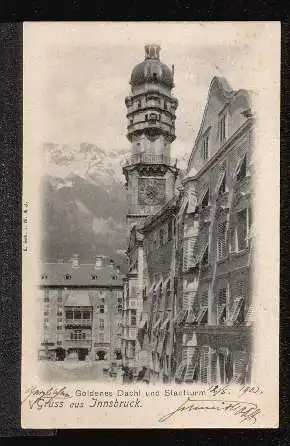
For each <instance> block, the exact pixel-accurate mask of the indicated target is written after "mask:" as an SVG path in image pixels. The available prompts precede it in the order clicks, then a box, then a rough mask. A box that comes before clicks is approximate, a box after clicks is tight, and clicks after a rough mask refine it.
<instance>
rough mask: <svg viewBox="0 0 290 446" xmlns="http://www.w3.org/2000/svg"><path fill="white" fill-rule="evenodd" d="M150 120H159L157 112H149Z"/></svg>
mask: <svg viewBox="0 0 290 446" xmlns="http://www.w3.org/2000/svg"><path fill="white" fill-rule="evenodd" d="M149 121H153V122H155V121H157V114H156V113H150V114H149Z"/></svg>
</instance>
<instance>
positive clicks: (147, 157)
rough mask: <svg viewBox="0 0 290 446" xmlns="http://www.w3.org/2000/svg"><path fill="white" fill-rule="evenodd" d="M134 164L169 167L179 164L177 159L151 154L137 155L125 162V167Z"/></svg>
mask: <svg viewBox="0 0 290 446" xmlns="http://www.w3.org/2000/svg"><path fill="white" fill-rule="evenodd" d="M134 164H166V165H168V166H175V165H176V164H177V160H176V159H171V158H170V157H169V156H165V155H154V154H150V153H144V152H143V153H135V154H134V155H132V156H130V157H129V158H127V159H126V160H125V162H124V167H126V166H130V165H134Z"/></svg>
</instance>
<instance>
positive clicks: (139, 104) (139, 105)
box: [138, 100, 142, 108]
mask: <svg viewBox="0 0 290 446" xmlns="http://www.w3.org/2000/svg"><path fill="white" fill-rule="evenodd" d="M141 106H142V103H141V101H140V100H139V101H138V108H141Z"/></svg>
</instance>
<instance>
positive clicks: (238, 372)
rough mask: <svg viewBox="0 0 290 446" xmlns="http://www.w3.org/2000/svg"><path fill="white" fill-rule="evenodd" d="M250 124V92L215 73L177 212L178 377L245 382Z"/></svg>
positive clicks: (250, 211)
mask: <svg viewBox="0 0 290 446" xmlns="http://www.w3.org/2000/svg"><path fill="white" fill-rule="evenodd" d="M253 125H254V118H253V115H252V112H251V103H250V97H249V94H248V92H247V91H245V90H239V91H233V90H231V88H230V87H229V85H228V83H227V82H226V80H225V79H221V78H214V79H213V80H212V82H211V85H210V88H209V93H208V99H207V103H206V106H205V111H204V115H203V119H202V124H201V127H200V130H199V132H198V135H197V138H196V141H195V144H194V147H193V150H192V153H191V156H190V159H189V163H188V167H187V172H186V176H185V178H184V180H183V186H184V191H183V202H182V204H181V207H180V211H179V215H178V219H179V242H178V243H179V245H180V247H181V248H182V251H183V252H182V262H180V265H179V271H178V284H179V286H178V296H177V301H178V306H179V312H180V320H179V322H178V324H177V325H176V334H177V338H178V363H179V365H178V367H177V371H176V375H175V380H176V381H177V382H194V381H201V382H204V383H210V382H220V383H228V382H232V381H236V382H242V383H244V382H245V381H247V380H249V379H250V373H251V345H252V343H251V327H252V322H253V310H254V307H253V301H252V258H253V239H252V235H253V234H252V232H253V231H252V223H253V222H252V215H253V204H252V188H253V163H252V157H253V146H254V137H253ZM180 259H181V257H180Z"/></svg>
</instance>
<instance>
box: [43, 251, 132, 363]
mask: <svg viewBox="0 0 290 446" xmlns="http://www.w3.org/2000/svg"><path fill="white" fill-rule="evenodd" d="M39 290H40V298H39V304H40V312H41V317H42V321H43V325H42V330H41V334H40V336H41V342H40V343H41V346H40V349H39V357H40V358H42V357H44V358H48V359H56V360H63V359H66V358H74V359H78V360H85V359H91V360H102V359H107V360H113V359H121V319H122V296H123V279H122V276H121V274H120V271H119V269H118V268H117V267H116V266H115V265H114V263H113V262H112V261H111V262H109V263H108V262H107V260H106V259H105V258H103V257H102V256H97V257H96V260H95V263H94V264H82V263H80V262H79V258H78V256H77V255H74V256H73V258H72V260H71V261H70V262H63V261H61V262H59V263H44V264H42V265H41V278H40V286H39Z"/></svg>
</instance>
